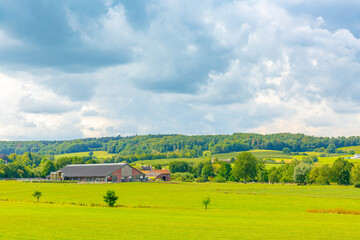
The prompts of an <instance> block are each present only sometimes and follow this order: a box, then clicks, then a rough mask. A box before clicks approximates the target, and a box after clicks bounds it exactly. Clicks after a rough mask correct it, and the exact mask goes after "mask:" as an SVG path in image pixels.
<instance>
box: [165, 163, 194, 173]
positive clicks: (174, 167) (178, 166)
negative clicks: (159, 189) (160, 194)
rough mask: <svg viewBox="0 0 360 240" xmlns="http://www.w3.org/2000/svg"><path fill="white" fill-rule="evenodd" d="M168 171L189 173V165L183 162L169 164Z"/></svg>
mask: <svg viewBox="0 0 360 240" xmlns="http://www.w3.org/2000/svg"><path fill="white" fill-rule="evenodd" d="M169 170H170V172H171V173H176V172H187V171H189V164H188V163H187V162H185V161H174V162H171V163H170V164H169Z"/></svg>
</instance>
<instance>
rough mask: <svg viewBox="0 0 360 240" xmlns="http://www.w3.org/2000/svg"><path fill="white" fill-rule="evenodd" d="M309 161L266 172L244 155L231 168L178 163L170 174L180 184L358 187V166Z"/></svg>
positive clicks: (217, 164) (172, 165)
mask: <svg viewBox="0 0 360 240" xmlns="http://www.w3.org/2000/svg"><path fill="white" fill-rule="evenodd" d="M311 159H313V158H304V160H303V161H296V160H294V161H293V162H291V163H286V164H282V165H281V166H280V167H273V168H271V169H269V170H268V169H266V168H265V164H264V162H263V161H262V160H258V159H256V158H255V157H254V156H253V155H252V154H251V153H249V152H243V153H241V154H239V155H238V156H237V157H236V160H235V162H234V163H233V165H231V164H230V163H228V162H224V161H220V162H214V163H211V161H207V162H204V163H197V164H196V165H190V164H188V163H187V162H184V161H181V162H172V163H170V165H169V170H170V171H171V172H172V173H174V174H173V177H172V178H173V179H175V180H179V181H193V180H197V181H208V180H212V181H218V182H224V181H237V182H238V181H243V182H248V181H256V182H270V183H297V184H301V185H303V184H323V185H325V184H330V183H337V184H339V185H349V184H355V183H360V165H354V164H353V163H350V162H348V161H347V160H345V159H344V158H338V159H337V160H336V161H335V162H334V164H333V165H332V166H329V165H327V164H326V165H316V164H315V163H316V161H315V162H314V161H311Z"/></svg>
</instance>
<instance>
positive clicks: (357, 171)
mask: <svg viewBox="0 0 360 240" xmlns="http://www.w3.org/2000/svg"><path fill="white" fill-rule="evenodd" d="M350 180H351V183H353V184H354V183H356V182H359V183H360V165H359V164H356V165H354V167H353V168H352V169H351V177H350Z"/></svg>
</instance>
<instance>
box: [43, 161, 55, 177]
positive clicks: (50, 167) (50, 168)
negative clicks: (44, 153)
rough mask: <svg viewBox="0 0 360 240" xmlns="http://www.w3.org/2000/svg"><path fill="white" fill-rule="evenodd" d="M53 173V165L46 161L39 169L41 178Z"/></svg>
mask: <svg viewBox="0 0 360 240" xmlns="http://www.w3.org/2000/svg"><path fill="white" fill-rule="evenodd" d="M54 171H55V166H54V163H53V162H52V161H50V160H48V161H46V162H45V163H44V165H43V166H42V168H41V176H42V177H46V176H47V175H49V174H50V173H51V172H54Z"/></svg>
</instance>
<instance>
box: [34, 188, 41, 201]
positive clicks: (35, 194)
mask: <svg viewBox="0 0 360 240" xmlns="http://www.w3.org/2000/svg"><path fill="white" fill-rule="evenodd" d="M32 196H33V197H34V198H36V199H37V201H38V202H39V199H40V197H41V196H42V192H40V191H35V192H34V193H33V194H32Z"/></svg>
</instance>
